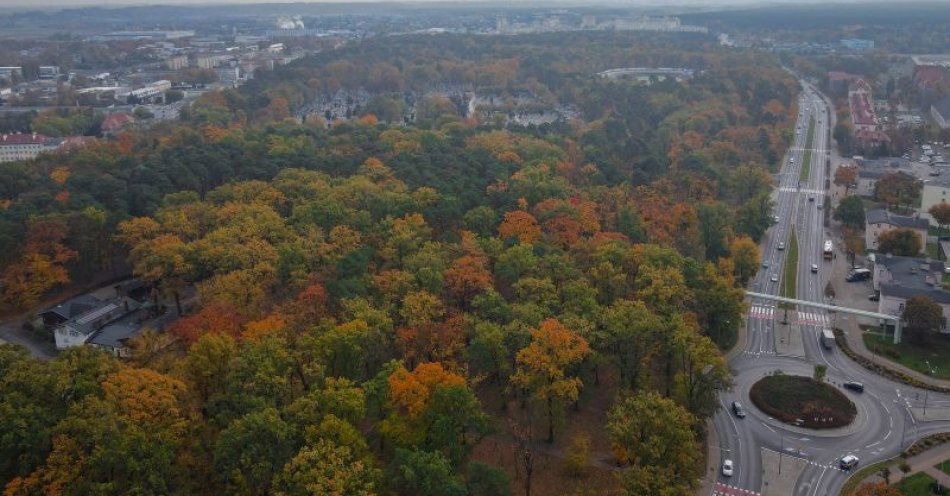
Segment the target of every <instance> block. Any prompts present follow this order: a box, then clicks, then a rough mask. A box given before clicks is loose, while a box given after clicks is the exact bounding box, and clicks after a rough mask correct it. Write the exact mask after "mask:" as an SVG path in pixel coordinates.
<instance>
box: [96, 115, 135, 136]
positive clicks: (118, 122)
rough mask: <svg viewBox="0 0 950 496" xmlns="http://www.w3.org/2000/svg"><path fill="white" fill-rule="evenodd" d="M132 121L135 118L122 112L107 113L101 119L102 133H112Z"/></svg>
mask: <svg viewBox="0 0 950 496" xmlns="http://www.w3.org/2000/svg"><path fill="white" fill-rule="evenodd" d="M134 121H135V119H133V118H132V115H130V114H126V113H124V112H117V113H114V114H109V115H107V116H106V118H105V119H103V120H102V134H103V135H105V136H109V135H113V134H115V133H117V132H119V131H121V130H122V128H124V127H125V126H128V125H130V124H132V123H133V122H134Z"/></svg>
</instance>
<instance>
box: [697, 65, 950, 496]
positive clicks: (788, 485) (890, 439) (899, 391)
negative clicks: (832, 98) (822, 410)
mask: <svg viewBox="0 0 950 496" xmlns="http://www.w3.org/2000/svg"><path fill="white" fill-rule="evenodd" d="M802 88H803V91H802V94H801V96H800V100H799V108H800V113H799V117H798V123H797V124H796V128H797V130H798V132H797V134H796V135H795V140H794V143H793V144H792V146H791V148H790V149H789V151H788V154H787V155H786V157H785V158H784V161H783V164H782V168H781V171H780V173H779V175H778V181H777V182H778V184H777V187H776V189H775V191H774V196H773V200H774V203H775V209H774V215H775V216H776V219H777V222H776V223H775V224H774V225H773V226H772V228H771V229H769V231H768V233H767V234H766V235H765V236H764V238H763V240H762V244H761V246H760V249H761V252H762V260H763V266H762V268H761V269H760V270H759V273H758V274H757V275H756V277H755V278H754V279H753V280H752V281H751V282H750V285H749V290H750V291H753V292H758V293H765V294H773V295H778V294H780V293H781V290H780V284H781V283H782V280H783V276H784V274H783V273H782V271H783V268H784V267H783V266H784V264H785V257H786V255H787V254H788V251H789V250H788V247H789V244H790V243H791V242H792V240H791V239H790V232H791V231H792V230H794V231H795V233H796V236H797V242H798V267H797V281H798V284H797V290H796V292H797V295H796V297H797V298H798V299H802V300H808V301H813V302H823V297H824V288H825V285H826V284H827V283H828V280H829V278H830V277H831V274H832V270H831V264H832V263H845V262H844V258H845V257H844V256H841V257H839V258H838V259H837V260H835V261H833V262H832V261H826V260H824V259H823V256H822V248H823V246H822V245H823V242H824V240H825V239H830V236H829V235H828V234H829V233H828V232H827V231H826V229H825V227H824V223H823V215H824V208H831V205H825V203H826V200H825V192H826V191H827V186H828V184H827V179H828V173H829V172H830V171H828V170H827V169H826V161H828V160H829V157H830V156H831V155H832V154H833V150H831V148H830V147H831V144H830V143H829V141H828V136H829V132H828V130H829V129H830V128H831V127H832V126H833V125H834V123H833V122H831V119H833V118H834V113H833V112H829V102H828V101H827V100H826V99H825V98H824V97H823V95H821V94H820V93H819V92H818V91H817V90H816V89H815V88H814V87H812V86H810V85H808V84H807V83H805V82H802ZM812 119H813V120H814V121H813V122H814V126H815V128H814V139H813V142H812V144H811V153H810V160H811V163H810V164H809V165H810V167H809V169H810V170H809V174H808V175H807V178H804V177H803V175H802V166H803V164H802V161H803V160H804V159H805V156H806V155H807V154H806V148H805V147H806V142H807V135H808V127H809V122H810V121H812ZM820 205H821V207H820ZM822 207H824V208H822ZM780 243H784V245H785V247H786V248H785V249H779V245H780ZM812 265H817V266H818V271H817V272H813V270H812ZM836 283H837V281H836ZM749 307H750V310H749V314H748V318H747V319H746V324H745V328H744V332H745V333H746V339H745V348H744V350H743V351H742V353H740V354H737V355H735V356H734V358H733V359H732V360H731V361H730V367H731V368H732V370H733V372H734V374H735V387H734V388H733V389H732V390H731V391H728V392H723V393H722V394H721V395H720V401H721V403H722V407H723V408H722V409H721V410H720V411H719V412H718V413H717V414H716V415H715V417H714V418H713V425H714V428H715V430H716V438H718V445H717V446H714V450H713V452H714V453H716V452H718V456H719V459H720V460H719V461H720V463H721V460H723V459H731V460H732V461H733V462H734V464H735V469H734V473H733V475H732V476H731V477H725V476H723V475H722V474H721V472H717V477H718V482H719V483H720V484H724V485H728V486H730V487H735V488H740V489H746V490H750V491H754V492H761V493H763V494H768V495H776V496H786V495H788V494H792V495H794V496H822V495H837V494H838V493H839V491H840V489H841V486H842V484H844V482H845V480H846V479H847V478H848V475H849V474H848V473H847V472H845V471H843V470H841V469H839V468H838V460H839V458H840V457H841V456H843V455H845V454H854V455H856V456H858V457H859V458H860V464H861V465H866V464H869V463H874V462H875V461H879V460H883V459H886V458H890V457H893V456H896V455H897V454H898V453H900V451H901V449H902V447H907V446H908V445H909V444H910V443H911V442H912V441H913V440H915V439H918V438H920V437H923V436H926V435H928V434H932V433H935V432H944V431H950V421H942V420H933V421H927V420H921V419H920V418H915V416H914V413H913V412H914V409H915V408H918V409H919V407H920V406H921V403H922V402H923V401H924V396H925V393H924V392H923V391H921V390H917V389H915V388H911V387H908V386H906V385H903V384H898V383H894V382H891V381H889V380H886V379H884V378H883V377H881V376H878V375H876V374H873V373H871V372H869V371H868V370H866V369H864V368H863V367H861V366H860V365H857V364H856V363H854V362H852V361H851V360H849V359H848V358H847V357H846V356H844V354H843V353H841V352H840V351H839V350H837V349H831V350H828V349H825V348H824V347H822V346H821V343H820V338H819V336H820V333H821V330H822V329H823V328H826V327H831V323H832V321H833V316H831V315H829V314H828V313H827V312H825V311H823V310H817V309H813V308H803V307H800V308H797V309H793V310H789V311H788V322H789V325H783V324H782V321H783V320H784V315H783V314H784V311H783V310H781V309H779V308H777V307H776V305H775V304H774V303H773V302H770V301H765V300H758V301H757V300H752V301H749ZM816 364H823V365H825V366H827V368H828V373H827V380H828V381H829V382H830V383H832V384H835V385H840V384H842V383H843V382H845V381H858V382H861V383H863V384H864V386H865V391H864V392H863V393H854V392H851V391H848V390H844V389H842V391H845V394H846V395H847V396H848V397H849V398H850V399H851V400H852V401H854V402H855V404H856V405H857V406H858V415H857V418H856V419H855V421H854V423H853V424H852V425H851V426H849V427H845V428H841V429H834V430H828V431H824V432H822V431H813V430H807V429H802V428H797V427H792V426H788V425H785V424H783V423H781V422H778V421H776V420H774V419H771V418H770V417H768V416H767V415H765V414H764V413H762V412H761V411H759V410H758V409H756V408H755V406H754V405H752V403H751V401H750V400H749V389H750V388H751V387H752V384H754V383H755V382H756V381H757V380H758V379H760V378H762V377H763V376H765V375H768V374H770V373H772V372H773V371H775V370H781V371H783V372H785V373H790V374H800V375H811V374H812V372H813V370H814V365H816ZM927 399H928V401H929V404H930V405H934V406H935V405H943V406H950V396H946V395H939V394H934V393H930V394H929V395H928V398H927ZM733 401H739V402H741V403H742V405H743V406H744V407H745V410H746V411H747V413H748V415H747V416H746V417H745V418H741V419H740V418H737V417H736V416H735V415H734V414H733V413H732V411H731V409H730V405H731V403H732V402H733ZM918 414H919V412H918ZM918 416H919V415H918ZM902 443H903V444H902ZM776 460H778V464H776V463H775V461H776ZM783 465H784V471H782V467H783ZM718 487H719V488H721V489H722V488H724V486H718ZM727 494H728V493H727Z"/></svg>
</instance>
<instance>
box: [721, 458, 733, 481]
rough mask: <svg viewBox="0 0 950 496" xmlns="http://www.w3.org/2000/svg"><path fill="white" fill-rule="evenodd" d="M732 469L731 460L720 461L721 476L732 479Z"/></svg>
mask: <svg viewBox="0 0 950 496" xmlns="http://www.w3.org/2000/svg"><path fill="white" fill-rule="evenodd" d="M732 468H733V467H732V460H729V459H726V460H723V461H722V475H725V476H726V477H732Z"/></svg>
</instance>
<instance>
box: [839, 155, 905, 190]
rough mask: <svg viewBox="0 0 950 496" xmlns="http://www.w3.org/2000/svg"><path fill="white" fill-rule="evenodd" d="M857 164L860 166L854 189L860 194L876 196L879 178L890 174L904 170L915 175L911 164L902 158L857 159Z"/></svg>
mask: <svg viewBox="0 0 950 496" xmlns="http://www.w3.org/2000/svg"><path fill="white" fill-rule="evenodd" d="M855 164H857V166H858V179H857V181H856V182H857V185H856V187H855V189H854V191H855V194H857V195H859V196H866V197H872V196H874V185H875V184H877V180H878V179H880V178H882V177H884V176H886V175H888V174H893V173H895V172H903V173H905V174H907V175H910V176H913V174H912V173H911V167H910V164H909V163H908V162H907V160H904V159H902V158H879V159H876V160H866V159H857V160H855Z"/></svg>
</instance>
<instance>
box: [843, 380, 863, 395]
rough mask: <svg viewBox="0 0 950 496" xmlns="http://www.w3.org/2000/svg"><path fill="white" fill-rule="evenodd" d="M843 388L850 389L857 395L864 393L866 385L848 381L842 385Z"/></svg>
mask: <svg viewBox="0 0 950 496" xmlns="http://www.w3.org/2000/svg"><path fill="white" fill-rule="evenodd" d="M842 386H844V388H845V389H850V390H852V391H854V392H856V393H863V392H864V384H861V383H860V382H855V381H848V382H846V383H844V384H842Z"/></svg>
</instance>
